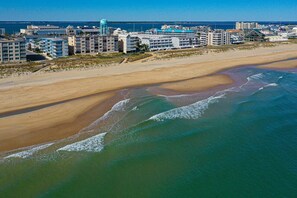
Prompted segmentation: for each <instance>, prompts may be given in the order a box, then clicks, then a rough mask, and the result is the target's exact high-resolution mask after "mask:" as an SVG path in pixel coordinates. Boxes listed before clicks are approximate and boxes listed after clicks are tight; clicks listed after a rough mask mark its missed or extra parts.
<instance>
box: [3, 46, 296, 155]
mask: <svg viewBox="0 0 297 198" xmlns="http://www.w3.org/2000/svg"><path fill="white" fill-rule="evenodd" d="M290 58H297V45H296V44H291V45H284V46H277V47H273V48H260V49H255V50H248V51H243V50H242V51H232V52H224V53H220V54H207V55H201V56H195V57H188V58H184V59H180V58H179V59H173V60H163V61H154V62H147V63H134V64H132V63H131V64H124V65H119V66H114V67H107V68H102V69H98V70H86V71H68V72H59V73H42V74H38V75H30V76H22V77H18V78H7V79H2V80H0V101H1V103H0V114H2V115H3V116H2V117H0V152H3V151H8V150H12V149H17V148H20V147H25V146H30V145H34V144H39V143H44V142H49V141H54V140H57V139H62V138H66V137H69V136H70V135H73V134H75V133H77V132H78V131H80V130H81V129H82V128H84V127H86V126H88V125H89V124H90V123H92V122H93V121H94V120H96V119H97V118H98V117H100V116H101V115H102V114H104V112H106V111H108V109H109V108H110V107H111V106H112V104H113V103H115V102H116V101H117V100H118V98H117V97H115V95H116V93H115V92H116V91H117V90H121V89H125V88H131V87H136V86H146V85H153V84H162V85H161V86H160V87H161V88H164V89H169V90H175V91H181V92H190V91H194V90H195V91H201V90H205V89H208V88H212V87H216V86H220V85H227V84H230V83H232V82H233V81H232V79H230V78H229V77H228V76H225V75H212V74H215V73H217V72H219V71H222V70H225V69H229V68H234V67H238V66H242V65H255V64H265V63H271V64H265V65H263V67H269V68H279V67H280V68H281V65H286V67H296V66H297V65H296V60H287V61H283V62H275V61H282V60H286V59H290ZM273 62H275V63H273ZM287 63H288V64H287ZM61 101H62V102H61ZM48 104H52V105H48ZM42 105H44V106H42ZM47 105H48V106H47ZM38 106H39V107H40V108H35V107H38ZM19 110H24V112H23V113H15V114H12V115H10V116H7V115H6V116H5V113H7V112H14V111H15V112H18V111H19Z"/></svg>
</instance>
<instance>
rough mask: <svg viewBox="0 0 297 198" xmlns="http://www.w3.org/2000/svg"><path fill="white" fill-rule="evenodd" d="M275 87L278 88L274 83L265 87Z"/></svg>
mask: <svg viewBox="0 0 297 198" xmlns="http://www.w3.org/2000/svg"><path fill="white" fill-rule="evenodd" d="M277 86H278V84H276V83H270V84H268V85H266V86H265V87H277Z"/></svg>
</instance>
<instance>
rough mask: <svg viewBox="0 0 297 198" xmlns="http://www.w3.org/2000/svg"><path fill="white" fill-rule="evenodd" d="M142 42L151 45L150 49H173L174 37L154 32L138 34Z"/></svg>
mask: <svg viewBox="0 0 297 198" xmlns="http://www.w3.org/2000/svg"><path fill="white" fill-rule="evenodd" d="M137 37H138V38H139V39H140V43H141V44H145V45H147V46H148V47H149V50H150V51H158V50H169V49H173V48H174V47H173V43H172V37H170V36H165V35H154V34H137Z"/></svg>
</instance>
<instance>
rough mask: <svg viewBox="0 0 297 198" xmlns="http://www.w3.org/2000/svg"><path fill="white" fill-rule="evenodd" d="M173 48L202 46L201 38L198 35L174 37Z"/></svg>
mask: <svg viewBox="0 0 297 198" xmlns="http://www.w3.org/2000/svg"><path fill="white" fill-rule="evenodd" d="M172 44H173V48H175V49H185V48H196V47H200V46H201V44H200V40H199V39H198V38H197V37H192V38H187V37H172Z"/></svg>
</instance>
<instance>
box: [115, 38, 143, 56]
mask: <svg viewBox="0 0 297 198" xmlns="http://www.w3.org/2000/svg"><path fill="white" fill-rule="evenodd" d="M137 43H139V38H138V37H137V36H136V35H131V34H119V51H120V52H124V53H128V52H135V51H136V50H137Z"/></svg>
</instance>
